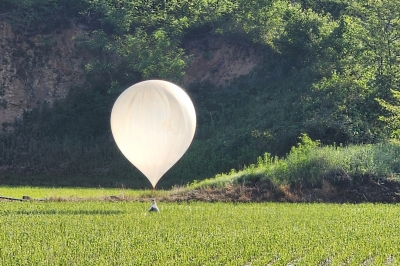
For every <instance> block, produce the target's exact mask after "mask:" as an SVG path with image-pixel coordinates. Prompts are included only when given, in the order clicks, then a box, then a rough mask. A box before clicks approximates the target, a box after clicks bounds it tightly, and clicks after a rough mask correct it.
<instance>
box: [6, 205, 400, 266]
mask: <svg viewBox="0 0 400 266" xmlns="http://www.w3.org/2000/svg"><path fill="white" fill-rule="evenodd" d="M158 205H159V208H160V210H161V212H160V213H155V214H151V213H148V212H147V209H148V207H149V202H104V201H98V202H92V201H87V202H11V203H10V202H0V242H1V243H7V244H6V245H2V246H1V247H0V265H252V266H255V265H268V264H269V263H271V265H294V264H296V265H363V264H362V263H364V262H369V263H370V264H366V265H397V264H398V262H399V258H400V257H399V256H400V251H399V249H398V247H399V246H400V235H399V234H398V231H399V229H400V228H399V225H400V216H399V215H398V213H399V210H400V209H399V208H400V206H399V205H384V204H360V205H352V204H344V205H338V204H284V203H262V204H260V203H258V204H256V203H251V204H243V203H242V204H232V203H231V204H228V203H200V202H191V203H180V204H179V203H164V202H161V203H159V204H158Z"/></svg>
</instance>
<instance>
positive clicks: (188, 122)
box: [111, 80, 196, 188]
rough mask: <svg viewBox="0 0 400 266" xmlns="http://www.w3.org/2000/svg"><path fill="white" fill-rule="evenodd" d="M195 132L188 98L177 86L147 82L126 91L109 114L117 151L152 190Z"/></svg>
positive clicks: (192, 110)
mask: <svg viewBox="0 0 400 266" xmlns="http://www.w3.org/2000/svg"><path fill="white" fill-rule="evenodd" d="M195 130H196V113H195V110H194V106H193V103H192V101H191V100H190V98H189V96H188V95H187V94H186V93H185V92H184V91H183V90H182V89H181V88H179V87H178V86H177V85H175V84H173V83H170V82H167V81H163V80H147V81H143V82H139V83H137V84H135V85H133V86H131V87H129V88H128V89H126V90H125V91H124V92H122V94H121V95H120V96H119V97H118V99H117V100H116V101H115V103H114V106H113V109H112V112H111V131H112V134H113V136H114V139H115V142H116V143H117V145H118V148H119V149H120V150H121V152H122V153H123V154H124V155H125V157H126V158H127V159H128V160H129V161H130V162H131V163H132V164H133V165H135V166H136V167H137V168H138V169H139V170H140V171H141V172H142V173H143V174H144V175H145V176H146V177H147V178H148V179H149V181H150V183H151V184H152V185H153V188H155V186H156V184H157V182H158V181H159V180H160V178H161V177H162V176H163V175H164V174H165V173H166V172H167V171H168V170H169V169H170V168H171V167H172V166H173V165H174V164H175V163H176V162H177V161H178V160H179V159H180V158H181V157H182V155H183V154H184V153H185V152H186V150H187V149H188V147H189V145H190V143H191V142H192V139H193V136H194V132H195Z"/></svg>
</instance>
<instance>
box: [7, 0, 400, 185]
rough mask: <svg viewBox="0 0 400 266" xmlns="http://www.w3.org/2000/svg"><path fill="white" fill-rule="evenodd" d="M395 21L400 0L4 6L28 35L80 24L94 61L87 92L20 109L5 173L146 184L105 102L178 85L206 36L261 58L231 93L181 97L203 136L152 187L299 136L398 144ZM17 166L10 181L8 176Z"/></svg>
mask: <svg viewBox="0 0 400 266" xmlns="http://www.w3.org/2000/svg"><path fill="white" fill-rule="evenodd" d="M399 13H400V0H393V1H383V0H367V1H365V0H359V1H350V0H323V1H311V0H298V1H288V0H257V1H247V0H240V1H231V0H218V1H216V0H198V1H191V0H174V1H161V0H148V1H133V0H119V1H114V0H98V1H93V0H82V1H78V0H76V1H71V0H68V1H67V0H46V1H43V0H18V1H15V0H5V1H2V3H1V4H0V18H2V19H5V20H7V21H8V22H9V23H10V24H11V25H12V26H13V28H14V30H15V31H19V32H22V33H24V34H26V35H29V34H36V33H40V32H52V31H54V30H57V29H59V28H60V27H68V25H70V23H75V24H80V25H83V26H84V27H85V28H86V31H87V36H86V38H85V40H84V41H85V44H86V49H88V51H90V52H91V53H92V55H93V60H92V61H90V62H87V64H86V65H85V69H86V71H87V80H88V83H89V84H90V86H89V89H83V88H75V89H73V90H71V93H70V95H69V97H68V98H67V99H65V100H63V101H59V102H57V103H56V104H55V105H54V106H53V107H52V108H49V107H48V106H46V105H44V106H42V107H40V108H38V109H36V110H33V111H32V112H27V113H25V114H24V119H23V121H19V122H17V124H15V125H14V128H15V131H14V132H13V133H12V134H11V133H7V132H6V133H4V134H2V135H1V136H0V153H1V156H0V165H7V166H11V169H14V170H15V169H19V170H18V171H19V172H20V173H17V176H18V178H21V179H23V180H25V181H26V180H31V181H32V182H37V183H38V184H40V183H43V182H42V181H40V180H41V179H40V178H39V176H40V177H41V178H43V179H44V180H46V182H47V183H46V184H55V185H57V184H65V185H68V184H69V185H79V184H80V181H78V180H74V181H71V180H70V179H68V178H67V177H71V176H74V177H76V176H79V178H83V179H84V180H85V181H84V182H83V183H85V184H87V185H91V184H96V183H102V184H104V183H106V185H109V186H115V185H117V184H121V183H124V184H127V183H128V184H130V185H131V186H147V185H148V184H147V183H146V181H145V180H143V177H142V176H141V175H140V173H138V172H137V171H135V170H133V168H132V166H131V165H130V164H129V163H128V162H127V161H126V160H125V159H124V158H123V157H122V155H121V154H120V153H119V151H117V150H116V147H115V144H114V143H113V141H112V138H111V136H110V130H109V113H110V109H111V106H112V103H113V101H114V100H115V98H116V97H117V95H118V94H119V93H120V92H121V91H122V90H123V89H125V88H126V87H127V86H128V85H131V84H133V83H135V82H137V81H140V80H143V79H149V78H161V79H167V80H171V81H173V82H176V83H178V84H179V83H180V82H181V79H182V77H183V76H184V74H185V67H186V65H187V62H188V60H190V54H187V52H186V51H185V50H184V49H183V47H184V46H183V44H184V43H185V41H187V40H190V39H193V38H195V36H204V35H207V36H213V35H219V36H223V37H224V38H227V39H232V40H237V39H241V41H244V42H246V43H248V44H251V45H252V46H254V47H255V48H257V49H258V50H259V51H260V53H261V54H262V55H263V63H262V64H261V65H259V67H258V68H257V69H255V70H254V71H253V72H252V73H250V74H249V75H247V76H242V77H238V78H236V79H235V80H232V81H231V82H230V84H228V85H226V86H225V87H215V86H212V85H210V84H204V83H197V84H192V85H191V86H189V87H188V88H186V89H187V92H188V93H189V94H190V96H191V97H192V99H193V101H194V103H195V106H196V111H197V115H198V128H197V133H196V136H195V140H194V142H193V145H192V146H191V148H190V149H189V151H188V153H187V154H186V155H185V156H184V158H183V159H182V160H181V161H180V162H179V163H178V164H177V165H176V166H175V167H174V168H172V169H171V171H170V172H169V173H167V174H166V176H165V177H164V178H163V179H162V181H161V182H160V186H171V185H173V184H184V183H186V182H189V181H191V180H193V179H203V178H205V177H209V176H212V175H214V174H215V173H218V172H226V171H229V169H231V168H241V167H243V165H244V164H250V163H251V162H255V161H256V158H257V157H258V156H260V155H262V154H264V153H265V152H269V153H271V154H273V155H278V156H282V155H284V154H286V153H288V152H289V151H290V147H292V146H293V145H295V144H296V141H297V137H298V136H299V135H301V133H307V134H308V135H309V136H310V137H311V138H312V139H319V140H321V142H322V143H325V144H333V143H343V144H349V143H360V144H362V143H375V142H378V141H382V140H384V139H386V138H387V137H389V136H398V134H396V132H398V130H399V124H398V111H395V113H394V114H395V115H397V116H395V118H394V120H393V119H390V117H391V116H393V112H392V113H391V111H392V110H393V108H392V109H390V106H393V107H397V103H396V101H395V100H396V97H395V96H396V95H397V94H396V92H398V91H399V90H400V87H399V85H400V80H399V71H400V66H399V53H400V38H399V36H400V20H399V16H398V14H399ZM50 21H51V22H52V23H49V22H50ZM393 91H394V92H395V93H394V94H393V93H392V92H393ZM396 112H397V113H396ZM385 117H386V118H388V117H389V118H388V119H389V120H388V119H384V118H385ZM396 119H397V120H396ZM393 121H394V122H393ZM396 121H397V122H396ZM387 123H389V127H387V126H386V124H387ZM14 170H13V171H12V173H10V174H9V175H8V177H6V178H8V179H9V180H11V179H13V178H14V180H15V173H16V172H15V171H14ZM55 172H57V173H58V174H57V175H55ZM24 175H25V177H23V176H24ZM45 175H48V176H47V177H43V176H45ZM32 176H35V178H32V179H31V177H32ZM49 176H51V178H50V179H49ZM110 177H112V179H111V178H110ZM6 178H3V180H2V182H5V183H7V182H8V181H6ZM132 178H136V179H133V180H135V181H134V182H132V181H131V182H130V181H129V180H132ZM38 180H39V181H38ZM100 180H109V181H108V182H103V181H100ZM137 180H142V181H141V182H142V183H140V182H139V181H137Z"/></svg>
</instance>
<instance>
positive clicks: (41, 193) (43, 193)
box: [0, 187, 173, 200]
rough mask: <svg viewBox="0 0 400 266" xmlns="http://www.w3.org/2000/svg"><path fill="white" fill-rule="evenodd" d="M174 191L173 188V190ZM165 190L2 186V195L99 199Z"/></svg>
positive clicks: (151, 193) (136, 195)
mask: <svg viewBox="0 0 400 266" xmlns="http://www.w3.org/2000/svg"><path fill="white" fill-rule="evenodd" d="M172 191H173V190H172ZM168 193H170V192H169V191H165V190H155V191H154V192H151V190H133V189H125V188H118V189H117V188H79V187H77V188H59V187H58V188H56V187H54V188H50V187H0V196H8V197H11V198H22V196H29V197H31V198H34V199H57V198H60V199H65V200H74V199H80V200H91V199H93V200H99V199H101V198H103V197H109V196H117V197H119V198H122V199H123V198H125V197H127V198H130V197H135V198H138V197H149V196H154V197H158V196H165V195H167V194H168Z"/></svg>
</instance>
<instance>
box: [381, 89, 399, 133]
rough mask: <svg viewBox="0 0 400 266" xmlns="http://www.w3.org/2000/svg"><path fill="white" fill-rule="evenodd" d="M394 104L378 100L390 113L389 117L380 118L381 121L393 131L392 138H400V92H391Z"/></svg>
mask: <svg viewBox="0 0 400 266" xmlns="http://www.w3.org/2000/svg"><path fill="white" fill-rule="evenodd" d="M391 92H392V95H393V101H394V104H391V103H389V102H387V101H385V100H382V99H376V100H377V101H378V102H379V104H380V105H381V106H382V107H383V108H384V109H385V110H386V111H387V112H388V113H389V114H388V115H387V116H380V117H379V119H380V120H381V121H383V122H385V123H386V124H387V126H388V128H389V130H391V136H392V137H395V138H400V91H396V90H391Z"/></svg>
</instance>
